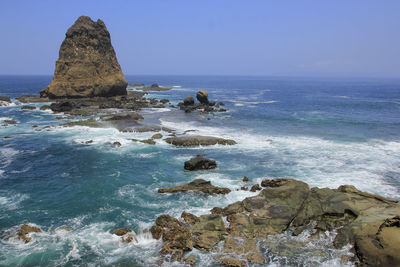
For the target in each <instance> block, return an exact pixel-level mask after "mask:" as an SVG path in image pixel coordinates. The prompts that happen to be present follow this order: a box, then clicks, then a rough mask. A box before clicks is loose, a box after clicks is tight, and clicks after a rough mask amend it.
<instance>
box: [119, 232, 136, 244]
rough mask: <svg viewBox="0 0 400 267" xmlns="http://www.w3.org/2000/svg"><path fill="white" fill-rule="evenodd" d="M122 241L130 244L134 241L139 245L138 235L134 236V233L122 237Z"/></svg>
mask: <svg viewBox="0 0 400 267" xmlns="http://www.w3.org/2000/svg"><path fill="white" fill-rule="evenodd" d="M121 241H122V243H130V242H132V241H135V242H136V243H138V240H137V238H136V235H134V234H132V233H130V234H128V235H126V236H121Z"/></svg>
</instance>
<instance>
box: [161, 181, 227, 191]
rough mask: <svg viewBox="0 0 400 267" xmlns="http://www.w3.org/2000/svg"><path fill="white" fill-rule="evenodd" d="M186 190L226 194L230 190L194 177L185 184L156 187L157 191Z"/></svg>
mask: <svg viewBox="0 0 400 267" xmlns="http://www.w3.org/2000/svg"><path fill="white" fill-rule="evenodd" d="M188 191H193V192H202V193H205V194H228V193H229V192H231V190H230V189H228V188H223V187H218V186H214V185H212V184H211V182H210V181H206V180H203V179H196V180H193V181H192V182H190V183H188V184H185V185H178V186H174V187H168V188H161V189H158V193H178V192H188Z"/></svg>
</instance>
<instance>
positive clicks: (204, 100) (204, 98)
mask: <svg viewBox="0 0 400 267" xmlns="http://www.w3.org/2000/svg"><path fill="white" fill-rule="evenodd" d="M196 98H197V100H199V102H200V103H201V104H208V93H207V92H206V91H204V90H201V91H198V92H197V94H196Z"/></svg>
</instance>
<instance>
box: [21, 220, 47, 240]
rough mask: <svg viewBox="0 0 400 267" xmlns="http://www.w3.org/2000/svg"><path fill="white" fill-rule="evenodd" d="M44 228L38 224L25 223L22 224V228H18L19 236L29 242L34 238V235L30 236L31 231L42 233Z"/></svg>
mask: <svg viewBox="0 0 400 267" xmlns="http://www.w3.org/2000/svg"><path fill="white" fill-rule="evenodd" d="M41 232H42V229H40V228H39V227H36V226H32V225H28V224H24V225H22V226H21V228H20V229H19V230H18V233H17V238H18V239H21V240H24V241H25V243H29V242H30V241H31V240H32V237H30V236H28V234H30V233H41Z"/></svg>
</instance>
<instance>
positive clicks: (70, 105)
mask: <svg viewBox="0 0 400 267" xmlns="http://www.w3.org/2000/svg"><path fill="white" fill-rule="evenodd" d="M76 107H77V104H76V103H75V102H72V101H62V102H57V103H52V104H51V105H50V109H51V110H52V111H53V112H66V111H71V110H72V109H74V108H76Z"/></svg>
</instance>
